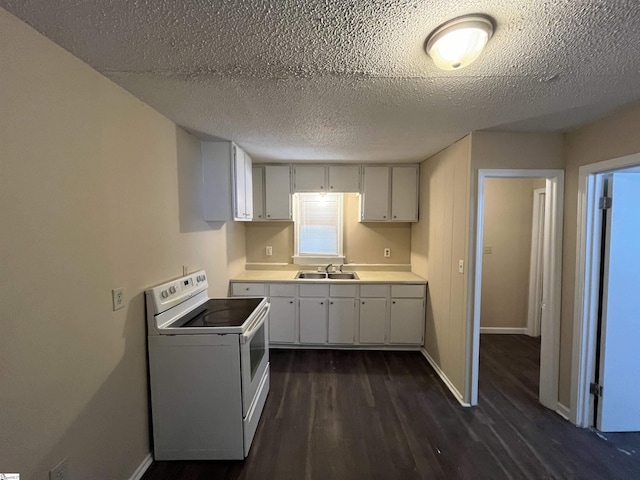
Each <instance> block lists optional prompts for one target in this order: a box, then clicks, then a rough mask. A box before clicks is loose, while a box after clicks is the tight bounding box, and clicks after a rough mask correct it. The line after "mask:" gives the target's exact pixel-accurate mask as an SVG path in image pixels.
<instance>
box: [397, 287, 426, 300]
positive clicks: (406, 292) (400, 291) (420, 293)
mask: <svg viewBox="0 0 640 480" xmlns="http://www.w3.org/2000/svg"><path fill="white" fill-rule="evenodd" d="M391 297H392V298H418V297H419V298H422V297H424V285H391Z"/></svg>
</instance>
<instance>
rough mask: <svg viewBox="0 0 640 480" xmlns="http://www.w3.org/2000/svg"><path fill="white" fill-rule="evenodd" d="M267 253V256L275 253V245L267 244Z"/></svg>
mask: <svg viewBox="0 0 640 480" xmlns="http://www.w3.org/2000/svg"><path fill="white" fill-rule="evenodd" d="M265 253H266V255H267V257H270V256H271V255H273V247H272V246H271V245H267V247H266V248H265Z"/></svg>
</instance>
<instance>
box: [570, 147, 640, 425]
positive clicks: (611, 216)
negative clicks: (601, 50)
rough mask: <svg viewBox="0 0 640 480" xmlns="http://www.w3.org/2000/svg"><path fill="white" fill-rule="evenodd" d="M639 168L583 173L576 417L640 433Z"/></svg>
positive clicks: (606, 166)
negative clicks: (639, 358) (637, 399)
mask: <svg viewBox="0 0 640 480" xmlns="http://www.w3.org/2000/svg"><path fill="white" fill-rule="evenodd" d="M639 165H640V154H636V155H630V156H626V157H621V158H618V159H613V160H608V161H605V162H599V163H597V164H591V165H586V166H583V167H581V168H580V171H579V174H580V183H579V198H581V199H584V200H583V201H582V202H581V203H580V204H579V206H578V240H577V258H576V296H575V312H574V315H575V318H574V322H575V330H574V346H573V372H572V388H571V403H572V409H571V410H572V413H573V414H574V418H572V420H574V421H575V423H576V425H578V426H582V427H596V428H597V429H598V430H601V431H639V430H640V421H638V420H640V408H639V407H638V405H637V401H636V398H637V395H638V394H640V389H639V387H638V386H637V385H638V382H637V378H638V376H640V367H639V366H638V365H639V363H640V362H638V356H639V355H638V353H637V344H638V342H640V305H639V304H638V303H637V298H638V294H637V288H638V287H637V286H638V285H640V254H639V253H638V251H637V250H638V249H637V238H638V236H639V235H640V215H639V213H638V207H637V205H638V203H639V202H640V173H639V172H640V168H638V166H639ZM608 199H611V200H608ZM629 376H631V377H632V378H629Z"/></svg>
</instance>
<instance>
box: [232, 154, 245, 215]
mask: <svg viewBox="0 0 640 480" xmlns="http://www.w3.org/2000/svg"><path fill="white" fill-rule="evenodd" d="M232 148H233V177H234V180H233V182H234V183H233V186H234V192H233V202H234V209H233V216H234V219H235V220H245V219H246V217H247V215H246V214H247V205H246V195H245V191H244V190H245V179H246V177H247V175H246V170H245V168H244V152H243V151H242V149H240V148H238V147H237V146H236V145H234V146H233V147H232Z"/></svg>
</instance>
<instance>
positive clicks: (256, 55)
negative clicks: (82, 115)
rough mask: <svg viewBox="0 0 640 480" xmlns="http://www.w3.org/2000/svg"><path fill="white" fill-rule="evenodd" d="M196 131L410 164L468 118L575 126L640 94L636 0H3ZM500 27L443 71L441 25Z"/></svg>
mask: <svg viewBox="0 0 640 480" xmlns="http://www.w3.org/2000/svg"><path fill="white" fill-rule="evenodd" d="M0 6H2V7H4V8H5V9H7V10H8V11H10V12H12V13H13V14H15V15H16V16H18V17H19V18H21V19H23V20H24V21H26V22H27V23H29V24H30V25H32V26H33V27H34V28H35V29H37V30H38V31H40V32H42V33H43V34H44V35H45V36H47V37H48V38H50V39H51V40H53V41H54V42H56V43H57V44H59V45H61V46H62V47H64V48H65V49H67V50H69V51H70V52H71V53H73V54H74V55H76V56H77V57H79V58H81V59H82V60H84V61H85V62H87V63H88V64H90V65H92V66H93V67H94V68H96V69H97V70H98V71H100V72H102V73H103V74H104V75H106V76H107V77H109V78H111V79H112V80H113V81H114V82H116V83H118V84H119V85H121V86H123V87H124V88H125V89H127V90H129V91H130V92H132V93H133V94H134V95H136V96H137V97H139V98H140V99H142V100H144V101H145V102H147V103H148V104H150V105H151V106H153V107H154V108H155V109H157V110H158V111H159V112H161V113H163V114H164V115H166V116H167V117H169V118H170V119H172V120H173V121H175V122H176V123H178V124H180V125H182V126H183V127H185V128H187V129H188V130H190V131H192V132H194V133H196V134H198V135H200V136H202V137H203V138H206V137H207V136H214V137H218V138H225V139H230V140H234V141H236V142H237V143H238V144H240V145H241V146H243V147H244V148H245V149H246V150H247V151H248V152H249V153H250V154H251V155H252V156H253V157H254V159H256V160H354V161H414V160H422V159H424V158H426V157H428V156H430V155H431V154H433V153H435V152H437V151H439V150H441V149H442V148H444V147H446V146H447V145H449V144H451V143H453V142H454V141H456V140H457V139H459V138H461V137H462V136H464V135H466V134H467V133H468V132H470V131H472V130H482V129H500V130H507V129H511V130H524V131H552V130H565V129H569V128H572V127H575V126H577V125H580V124H582V123H585V122H587V121H590V120H593V119H595V118H598V117H600V116H602V115H603V114H605V113H607V112H609V111H611V110H613V109H616V108H619V107H620V106H622V105H625V104H627V103H630V102H634V101H636V100H638V99H640V48H639V43H640V2H638V0H593V1H587V0H475V1H473V0H472V1H463V0H458V1H451V0H449V1H446V0H422V1H417V0H415V1H412V0H343V1H340V0H244V1H243V0H236V1H231V0H218V1H215V0H183V1H176V0H163V1H160V0H158V1H154V0H59V1H56V2H52V1H50V0H20V1H12V0H0ZM465 13H485V14H488V15H491V16H493V17H494V18H495V20H496V23H497V30H496V32H495V34H494V37H493V38H492V40H491V41H490V42H489V44H488V46H487V49H486V50H485V52H484V53H483V54H482V56H481V57H480V58H479V59H478V61H477V62H476V63H474V64H472V65H471V66H469V67H467V68H465V69H463V70H460V71H455V72H444V71H441V70H438V69H437V68H436V67H435V66H434V65H433V63H432V62H431V61H430V59H429V57H427V56H426V54H425V53H424V50H423V45H424V40H425V38H426V36H427V35H428V34H429V32H430V31H431V30H433V29H434V28H435V27H437V26H438V25H439V24H441V23H443V22H444V21H446V20H448V19H450V18H453V17H456V16H459V15H462V14H465Z"/></svg>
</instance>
